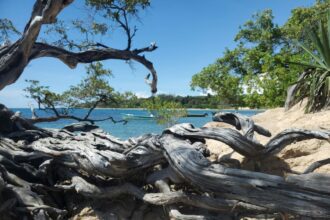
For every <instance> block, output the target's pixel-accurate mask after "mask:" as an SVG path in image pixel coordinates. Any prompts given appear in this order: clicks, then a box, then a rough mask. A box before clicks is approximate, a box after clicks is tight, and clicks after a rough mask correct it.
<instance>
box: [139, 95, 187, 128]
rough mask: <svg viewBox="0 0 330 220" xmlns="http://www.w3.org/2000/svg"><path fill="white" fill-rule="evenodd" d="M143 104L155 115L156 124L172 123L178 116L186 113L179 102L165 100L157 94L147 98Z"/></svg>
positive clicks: (165, 124)
mask: <svg viewBox="0 0 330 220" xmlns="http://www.w3.org/2000/svg"><path fill="white" fill-rule="evenodd" d="M143 106H144V108H145V109H147V110H148V112H149V113H150V114H152V115H154V116H155V118H156V121H157V123H158V124H161V125H164V126H166V127H170V126H171V125H174V124H175V123H176V122H177V121H178V119H179V118H181V117H184V116H186V115H187V110H186V109H184V108H183V107H182V105H181V104H180V103H178V102H174V101H166V100H163V99H161V98H160V97H157V96H156V97H151V98H150V99H147V100H146V101H145V102H144V104H143Z"/></svg>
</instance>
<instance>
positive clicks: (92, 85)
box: [25, 62, 117, 123]
mask: <svg viewBox="0 0 330 220" xmlns="http://www.w3.org/2000/svg"><path fill="white" fill-rule="evenodd" d="M86 73H87V76H86V77H85V78H84V79H82V80H81V82H80V83H79V84H77V85H75V86H71V87H70V88H69V89H68V90H66V91H64V92H63V93H55V92H52V91H50V90H49V87H48V86H42V85H40V84H39V81H37V80H27V82H28V83H29V86H28V87H27V88H25V91H26V92H27V95H26V97H27V98H31V99H33V100H35V101H36V102H37V103H38V108H39V109H41V110H44V111H47V112H48V113H51V116H50V117H44V118H40V117H38V116H37V115H36V114H35V112H34V118H33V119H32V122H34V123H38V122H50V121H57V120H59V119H73V120H76V121H86V122H90V123H94V122H96V121H104V120H112V121H113V122H117V121H115V120H114V119H113V118H112V117H111V116H109V117H106V118H103V119H92V118H91V114H92V112H93V110H94V109H95V108H96V107H98V106H100V105H101V104H102V103H107V102H109V101H116V100H115V98H114V97H115V92H114V90H113V88H112V87H111V86H109V82H108V80H109V77H110V76H111V71H110V70H108V69H105V68H104V67H103V65H102V63H100V62H95V63H91V64H89V65H88V66H87V68H86ZM80 107H87V108H89V110H88V111H87V112H86V114H85V116H84V117H77V116H75V115H73V114H72V111H73V109H74V108H80Z"/></svg>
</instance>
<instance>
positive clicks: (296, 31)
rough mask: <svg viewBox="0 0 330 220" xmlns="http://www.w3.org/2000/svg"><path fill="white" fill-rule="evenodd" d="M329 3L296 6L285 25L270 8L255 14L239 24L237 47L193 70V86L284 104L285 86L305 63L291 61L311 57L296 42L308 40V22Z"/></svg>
mask: <svg viewBox="0 0 330 220" xmlns="http://www.w3.org/2000/svg"><path fill="white" fill-rule="evenodd" d="M329 6H330V2H329V1H317V2H316V3H315V4H314V5H313V6H312V7H309V8H302V7H300V8H296V9H294V10H292V12H291V16H290V18H289V19H288V20H287V21H286V23H285V24H284V25H282V26H279V25H278V24H276V23H274V16H273V13H272V11H271V10H265V11H262V12H258V13H256V14H255V15H253V16H252V19H251V20H248V21H247V22H246V23H244V24H243V25H242V26H241V27H240V29H239V32H238V33H237V34H236V37H235V41H236V42H237V46H236V47H235V48H233V49H228V48H227V49H226V50H225V52H224V53H223V56H221V57H220V58H218V59H217V60H216V61H215V62H214V63H213V64H210V65H209V66H208V67H205V68H204V69H202V70H201V71H200V72H199V73H197V74H195V75H194V76H193V77H192V81H191V87H192V88H193V89H204V90H207V89H209V90H212V91H213V92H214V93H216V95H217V96H218V98H219V99H220V100H222V101H223V102H231V103H238V104H240V105H245V106H249V107H276V106H283V104H284V101H285V97H286V90H287V88H288V87H289V86H290V85H291V84H293V83H294V82H295V81H296V80H297V77H298V76H299V74H300V73H301V72H303V70H304V68H305V67H302V66H297V65H291V63H295V62H297V61H300V60H306V58H307V57H308V55H307V54H306V53H305V52H304V51H302V50H301V49H299V48H298V47H297V46H296V45H295V44H293V43H292V41H293V40H306V41H307V42H310V41H309V40H308V39H307V37H306V33H305V32H306V31H305V27H306V26H307V25H308V24H309V25H311V24H313V23H315V22H316V21H318V20H322V19H324V18H325V12H326V9H327V8H329ZM308 44H309V45H310V43H308ZM233 82H235V83H233ZM224 91H226V92H224ZM231 91H237V93H234V92H231ZM237 97H240V98H237Z"/></svg>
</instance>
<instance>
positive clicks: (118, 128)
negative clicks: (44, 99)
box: [12, 108, 262, 139]
mask: <svg viewBox="0 0 330 220" xmlns="http://www.w3.org/2000/svg"><path fill="white" fill-rule="evenodd" d="M12 110H13V111H20V112H21V113H22V115H23V116H24V117H26V118H31V111H30V109H28V108H16V109H12ZM87 111H88V110H87V109H75V110H73V111H72V113H71V114H74V115H76V116H81V117H83V116H84V115H85V114H86V112H87ZM213 111H214V110H188V113H190V114H204V113H208V116H207V117H200V118H199V117H187V118H180V119H179V120H178V122H177V123H191V124H193V125H194V126H195V127H201V126H203V125H204V124H206V123H207V122H210V121H212V112H213ZM222 112H235V111H234V110H223V111H222ZM238 112H239V113H241V114H243V115H247V116H252V115H255V114H257V113H260V112H262V110H239V111H238ZM36 113H37V115H38V116H39V117H43V116H48V115H50V114H49V113H46V112H44V111H41V110H36ZM124 114H134V115H144V116H147V115H148V112H147V111H145V110H139V109H95V110H94V111H93V113H92V114H91V118H93V119H102V118H106V117H109V116H112V117H113V118H114V119H115V120H120V119H122V117H123V116H124ZM74 122H76V121H74V120H62V119H61V120H59V121H56V122H45V123H38V124H37V125H38V126H40V127H43V128H62V127H64V126H65V125H68V124H70V123H74ZM96 124H97V125H98V126H100V127H101V128H102V129H103V130H105V131H107V132H109V133H110V134H112V135H113V136H115V137H118V138H120V139H127V138H129V137H136V136H139V135H142V134H146V133H155V134H160V133H161V132H162V131H163V130H164V128H165V127H164V126H162V125H158V124H157V123H156V121H155V120H129V121H128V123H127V124H125V125H124V124H122V123H116V124H114V123H112V122H111V121H109V120H107V121H102V122H97V123H96Z"/></svg>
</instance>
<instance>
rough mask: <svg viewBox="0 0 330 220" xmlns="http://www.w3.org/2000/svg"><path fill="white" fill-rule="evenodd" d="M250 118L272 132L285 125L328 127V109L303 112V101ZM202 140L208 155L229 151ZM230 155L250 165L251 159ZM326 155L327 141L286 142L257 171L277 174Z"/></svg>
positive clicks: (329, 147)
mask: <svg viewBox="0 0 330 220" xmlns="http://www.w3.org/2000/svg"><path fill="white" fill-rule="evenodd" d="M253 119H254V121H255V122H256V123H257V124H259V125H261V126H263V127H265V128H267V129H269V130H270V131H271V133H272V136H274V135H276V134H277V133H279V132H281V131H283V130H285V129H287V128H303V129H315V130H319V129H326V130H330V110H327V111H322V112H318V113H314V114H305V113H304V108H303V104H301V105H300V104H298V105H296V106H294V107H293V108H292V109H291V110H289V111H287V112H285V111H284V109H283V108H275V109H270V110H267V111H265V112H263V113H260V114H258V115H256V116H254V117H253ZM205 126H210V127H213V126H215V127H222V126H225V127H230V125H224V124H223V123H216V122H210V123H208V124H206V125H205ZM257 139H258V140H259V141H260V142H261V143H263V144H265V143H266V142H267V141H268V139H269V138H267V137H262V136H260V135H257ZM206 143H207V145H208V147H209V149H210V150H211V152H212V153H213V154H214V155H213V157H211V159H216V157H221V156H223V155H225V154H228V153H230V152H232V150H231V149H230V148H229V147H228V146H226V145H225V144H223V143H221V142H218V141H213V140H207V142H206ZM231 157H232V158H235V159H238V160H240V161H241V162H242V166H243V167H242V168H244V169H249V170H250V169H253V167H252V163H250V162H249V161H246V160H245V159H244V158H243V157H242V156H241V155H239V154H238V153H234V154H233V155H231ZM326 158H330V143H329V142H327V141H320V140H308V141H302V142H298V143H294V144H291V145H289V146H287V147H286V148H285V149H284V150H282V151H281V152H280V153H279V154H278V155H277V156H275V157H273V158H268V159H267V160H265V161H263V163H262V170H261V171H262V172H266V173H272V174H277V175H285V174H286V173H295V172H302V171H304V170H305V169H306V168H307V167H308V165H310V164H311V163H313V162H314V161H318V160H322V159H326ZM315 172H322V173H330V165H326V166H323V167H321V168H319V169H317V170H316V171H315Z"/></svg>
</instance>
